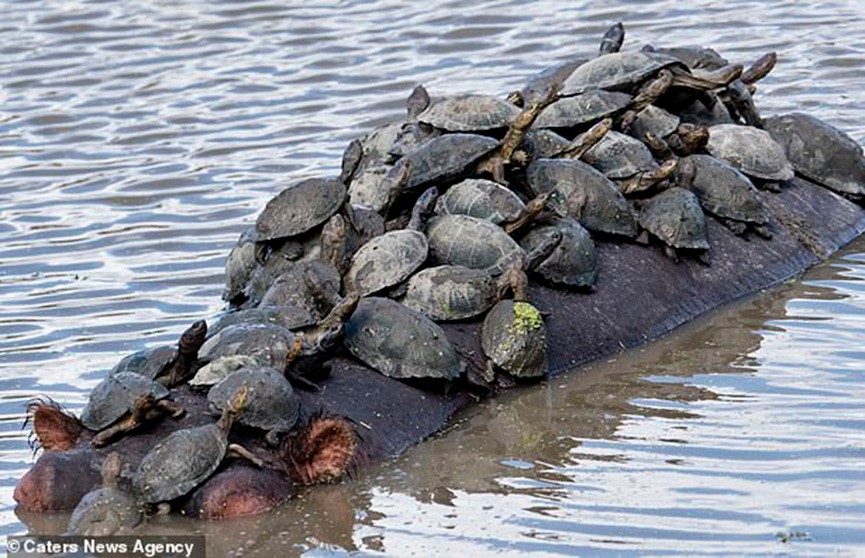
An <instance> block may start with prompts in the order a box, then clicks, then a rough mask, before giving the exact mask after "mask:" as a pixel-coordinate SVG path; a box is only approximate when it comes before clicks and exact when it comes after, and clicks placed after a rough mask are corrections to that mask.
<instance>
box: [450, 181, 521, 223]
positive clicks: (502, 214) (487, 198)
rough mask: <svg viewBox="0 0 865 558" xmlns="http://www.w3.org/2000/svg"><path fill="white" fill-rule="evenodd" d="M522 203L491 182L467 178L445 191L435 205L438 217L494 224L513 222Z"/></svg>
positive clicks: (514, 195) (506, 189)
mask: <svg viewBox="0 0 865 558" xmlns="http://www.w3.org/2000/svg"><path fill="white" fill-rule="evenodd" d="M525 207H526V204H524V203H523V201H522V200H521V199H520V198H519V197H518V196H517V195H516V194H515V193H514V192H513V191H512V190H510V189H508V188H506V187H504V186H502V185H501V184H497V183H495V182H493V181H491V180H486V179H482V178H481V179H478V178H469V179H466V180H463V181H462V182H460V183H459V184H455V185H453V186H451V187H450V188H448V191H447V192H445V193H444V194H443V195H442V196H441V197H440V198H439V200H438V203H437V204H436V214H438V215H471V216H472V217H477V218H479V219H485V220H487V221H490V222H491V223H495V224H496V225H501V224H502V223H506V222H509V221H514V220H516V219H517V218H518V217H519V216H520V214H521V213H522V211H523V210H525Z"/></svg>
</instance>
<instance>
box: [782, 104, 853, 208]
mask: <svg viewBox="0 0 865 558" xmlns="http://www.w3.org/2000/svg"><path fill="white" fill-rule="evenodd" d="M766 129H767V130H768V131H769V133H770V134H772V137H773V138H774V139H775V141H777V142H778V143H779V144H781V146H782V147H783V148H784V151H785V152H786V153H787V158H788V159H789V161H790V163H791V164H792V165H793V168H794V169H796V172H798V173H800V174H801V175H803V176H805V177H806V178H808V179H809V180H811V181H813V182H816V183H817V184H822V185H823V186H825V187H826V188H829V189H830V190H833V191H835V192H838V193H839V194H841V195H842V196H846V197H848V198H850V199H851V200H853V201H856V202H858V203H862V202H863V200H865V156H863V154H862V146H860V145H859V144H858V143H857V142H856V141H855V140H854V139H853V138H851V137H850V136H848V135H847V134H845V133H844V132H842V131H841V130H839V129H838V128H835V127H834V126H832V125H830V124H828V123H826V122H824V121H822V120H820V119H818V118H815V117H813V116H809V115H807V114H802V113H798V112H797V113H791V114H785V115H781V116H773V117H771V118H768V119H767V120H766Z"/></svg>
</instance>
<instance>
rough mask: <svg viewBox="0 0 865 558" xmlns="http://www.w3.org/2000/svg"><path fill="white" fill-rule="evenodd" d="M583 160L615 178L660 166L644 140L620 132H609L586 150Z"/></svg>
mask: <svg viewBox="0 0 865 558" xmlns="http://www.w3.org/2000/svg"><path fill="white" fill-rule="evenodd" d="M583 160H584V161H585V162H587V163H589V164H590V165H592V166H593V167H595V168H596V169H598V170H599V171H601V172H602V173H604V176H606V177H607V178H612V179H613V180H617V179H625V178H630V177H632V176H634V175H636V174H639V173H641V172H645V171H652V170H655V169H657V168H658V163H656V162H655V158H654V157H653V156H652V152H651V151H649V148H648V147H646V145H645V144H644V143H643V142H641V141H640V140H638V139H634V138H632V137H631V136H626V135H625V134H622V133H619V132H609V133H608V134H607V135H606V136H604V138H603V139H602V140H601V141H599V142H598V143H597V144H595V146H594V147H592V148H591V149H589V150H588V151H587V152H586V154H585V155H584V156H583Z"/></svg>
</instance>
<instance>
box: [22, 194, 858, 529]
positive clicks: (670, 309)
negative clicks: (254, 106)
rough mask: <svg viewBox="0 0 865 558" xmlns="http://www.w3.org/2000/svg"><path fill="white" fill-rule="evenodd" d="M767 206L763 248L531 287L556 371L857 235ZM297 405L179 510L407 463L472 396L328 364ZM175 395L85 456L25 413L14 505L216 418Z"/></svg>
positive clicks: (237, 502) (86, 486) (790, 209)
mask: <svg viewBox="0 0 865 558" xmlns="http://www.w3.org/2000/svg"><path fill="white" fill-rule="evenodd" d="M765 203H766V205H767V207H768V210H769V212H770V214H771V216H772V225H771V227H772V232H773V235H774V238H773V240H771V241H768V240H764V239H753V240H751V241H745V240H743V239H742V238H740V237H737V236H736V235H734V234H733V233H732V232H731V231H730V230H728V229H727V228H725V227H724V226H723V225H721V224H720V223H719V222H716V221H714V220H710V221H709V223H708V235H709V238H710V240H711V244H712V259H713V263H712V265H711V267H705V266H703V265H700V264H699V263H697V262H692V261H683V262H681V263H675V262H673V261H672V260H670V259H669V258H667V257H666V256H665V255H664V254H663V252H662V251H661V250H660V249H647V248H646V247H642V246H639V245H637V244H633V243H621V242H616V241H613V240H608V239H600V240H599V241H598V251H599V254H600V260H601V262H603V265H602V267H601V271H600V276H599V279H598V285H597V289H596V291H595V292H594V293H592V294H591V295H587V294H585V293H582V292H576V291H566V290H560V289H556V288H553V287H550V286H547V285H544V284H540V283H535V282H533V283H531V285H530V291H531V298H532V301H533V302H534V304H535V305H536V306H537V307H538V309H539V310H540V311H541V313H542V314H543V316H544V319H545V321H546V325H547V328H548V339H549V341H548V357H549V362H550V373H551V374H558V373H561V372H564V371H566V370H573V369H575V368H576V367H578V366H579V365H581V364H585V363H587V362H590V361H593V360H595V359H599V358H604V357H607V356H609V355H611V354H614V353H616V352H619V351H621V350H623V349H625V348H629V347H633V346H636V345H639V344H641V343H645V342H647V341H648V340H651V339H654V338H657V337H658V336H660V335H663V334H664V333H667V332H669V331H670V330H672V329H674V328H676V327H677V326H679V325H681V324H683V323H685V322H687V321H689V320H691V319H693V318H694V317H696V316H698V315H700V314H702V313H704V312H707V311H709V310H711V309H713V308H716V307H718V306H719V305H722V304H724V303H727V302H730V301H733V300H735V299H738V298H741V297H743V296H745V295H748V294H751V293H754V292H757V291H759V290H761V289H765V288H767V287H770V286H772V285H773V284H776V283H779V282H781V281H783V280H785V279H788V278H789V277H791V276H794V275H796V274H798V273H800V272H802V271H803V270H804V269H805V268H807V267H808V266H810V265H813V264H815V263H817V262H819V261H821V260H822V259H824V258H825V257H827V256H828V255H829V254H831V253H832V252H834V251H835V250H837V249H838V248H840V247H841V246H843V245H844V244H846V243H847V242H849V241H850V240H852V239H853V238H855V237H856V236H857V235H859V234H860V233H861V232H862V231H863V230H865V210H863V209H862V208H861V207H860V206H858V205H856V204H854V203H852V202H850V201H848V200H846V199H844V198H842V197H840V196H838V195H836V194H834V193H833V192H831V191H829V190H827V189H826V188H823V187H820V186H817V185H815V184H813V183H811V182H808V181H806V180H804V179H800V178H795V179H793V180H792V181H790V182H787V183H785V187H784V188H783V190H782V191H781V192H779V193H777V194H772V195H769V196H766V197H765ZM827 215H831V216H832V218H831V219H827V218H826V216H827ZM480 327H481V320H475V321H472V322H457V323H451V324H443V329H444V331H445V333H446V334H447V336H448V338H449V339H450V340H451V341H452V343H453V345H454V347H455V348H456V350H457V352H458V353H459V354H460V355H461V356H462V358H463V359H464V360H465V362H466V364H467V366H468V367H469V368H470V369H474V370H475V371H479V370H480V369H481V368H482V367H483V366H485V362H484V359H483V352H482V349H481V347H480V342H479V338H480V335H479V331H480ZM299 396H300V398H301V404H302V409H303V410H304V414H305V415H306V417H307V418H306V419H305V422H303V426H301V427H300V429H299V430H298V431H297V432H296V433H295V435H294V437H293V440H294V444H295V446H294V450H293V451H294V453H293V454H292V453H291V452H289V453H288V454H287V453H286V450H285V449H284V448H279V447H278V448H272V447H267V446H266V445H264V444H262V443H261V442H260V441H258V440H257V439H255V438H254V437H253V436H250V435H249V434H248V433H247V432H245V431H243V430H239V431H237V432H236V433H234V434H233V437H234V438H236V439H237V441H238V442H242V443H244V444H245V445H247V446H248V447H251V448H253V449H254V450H255V451H256V452H258V453H259V455H261V456H262V457H263V461H264V462H265V463H266V464H268V466H264V467H261V468H258V467H255V466H254V465H251V464H249V463H247V462H244V461H241V460H234V461H230V462H229V463H228V464H227V465H224V466H223V467H222V468H221V469H220V470H218V472H217V473H216V474H215V475H213V476H212V477H211V478H210V479H209V480H207V481H206V482H205V483H204V484H202V485H201V486H199V487H198V488H197V489H196V490H194V491H193V492H192V493H191V494H190V495H188V496H187V497H185V498H184V499H183V500H182V501H181V502H179V504H178V505H179V508H180V510H181V511H182V512H183V513H185V514H187V515H189V516H192V517H199V518H203V519H222V518H228V517H237V516H244V515H253V514H258V513H263V512H265V511H267V510H270V509H272V508H274V507H275V506H277V505H279V504H280V503H282V502H284V501H286V500H289V499H290V498H291V497H292V496H293V495H294V494H295V493H296V492H297V490H298V487H299V486H301V485H306V484H312V483H315V482H318V481H320V480H332V479H334V478H338V477H340V476H341V475H342V474H344V473H346V472H348V471H350V469H351V468H354V467H363V466H365V465H366V464H368V463H370V462H373V461H376V460H382V459H385V458H387V457H390V456H394V455H397V454H399V453H401V452H402V451H404V450H405V449H406V448H408V447H409V446H411V445H413V444H416V443H418V442H420V441H421V440H423V439H424V438H426V437H428V436H430V435H432V434H433V433H435V432H436V431H438V430H440V429H441V428H443V427H444V426H445V425H446V424H447V423H448V421H449V419H450V418H451V417H452V416H453V415H454V413H456V412H457V411H459V410H461V409H463V408H465V407H467V406H468V405H469V404H471V403H472V402H474V401H476V400H477V398H476V397H473V396H472V395H471V394H470V393H469V392H468V391H467V390H464V389H451V390H441V389H440V388H437V389H431V388H430V386H429V385H425V384H423V383H418V382H410V381H401V380H396V379H391V378H388V377H385V376H383V375H381V374H379V373H377V372H375V371H373V370H371V369H369V368H366V367H365V366H363V365H362V364H360V363H358V362H356V361H353V360H350V359H349V358H347V357H342V356H340V357H337V358H335V359H334V360H333V361H332V362H331V372H330V374H329V376H327V377H326V378H324V379H323V380H322V381H321V382H320V384H319V389H318V390H317V391H307V392H299ZM173 397H174V399H175V400H176V401H177V403H179V404H180V405H182V406H183V407H184V408H185V409H186V414H185V415H184V416H183V417H181V418H179V419H177V420H162V421H159V422H156V423H152V424H147V425H145V426H143V427H141V428H140V429H139V431H138V432H137V434H136V435H134V436H127V437H125V438H123V439H121V440H118V441H117V442H115V443H113V444H110V445H109V446H107V447H105V448H95V447H93V446H92V444H91V443H90V440H91V439H92V436H93V434H92V433H90V432H88V431H87V430H86V429H83V428H82V427H81V426H80V424H78V422H77V419H75V418H73V417H71V415H69V414H68V413H66V412H64V411H63V410H62V409H61V408H59V407H58V406H56V405H54V404H52V403H50V402H42V403H38V404H36V405H35V406H33V407H31V419H32V426H33V429H34V433H35V436H36V438H37V439H38V441H39V443H40V444H41V446H42V449H43V451H42V454H41V455H40V457H39V459H38V460H37V461H36V463H35V464H34V466H33V468H32V469H31V470H30V471H29V472H28V473H27V474H26V475H25V476H24V477H23V478H22V479H21V481H20V483H19V485H18V486H17V488H16V489H15V494H14V497H15V500H16V501H17V502H18V505H19V507H20V508H21V509H22V510H27V511H36V512H51V511H61V510H71V509H72V508H73V507H74V506H75V505H76V504H77V503H78V501H79V500H80V499H81V497H82V496H83V495H84V494H85V493H87V492H88V491H90V490H92V489H93V488H95V487H97V486H98V485H99V484H100V475H99V470H100V465H101V462H102V460H103V458H104V457H105V456H106V455H107V453H108V452H120V453H121V454H122V455H123V456H124V459H125V460H126V461H127V462H128V463H129V465H130V466H131V467H135V466H136V465H137V463H138V462H139V461H140V460H141V459H142V457H143V456H144V454H145V453H146V452H147V451H148V450H149V449H150V448H151V447H152V446H153V445H154V444H155V443H156V442H157V441H159V440H162V439H164V438H165V437H166V436H167V435H169V434H170V433H171V432H173V431H175V430H177V429H180V428H187V427H190V426H195V425H199V424H204V423H206V422H207V421H213V420H214V418H213V417H212V415H210V414H209V413H208V412H207V406H206V399H205V398H204V396H203V395H200V394H198V393H196V392H193V391H192V390H190V389H189V388H188V387H185V386H181V387H179V388H176V389H175V392H174V396H173ZM321 421H331V422H330V423H324V422H321ZM298 456H302V457H300V458H298ZM346 457H348V459H347V458H346ZM123 480H124V479H121V482H123ZM126 480H127V481H128V479H126Z"/></svg>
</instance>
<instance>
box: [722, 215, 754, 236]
mask: <svg viewBox="0 0 865 558" xmlns="http://www.w3.org/2000/svg"><path fill="white" fill-rule="evenodd" d="M721 222H722V223H723V224H724V226H725V227H727V228H728V229H730V230H731V231H733V234H735V235H736V236H745V231H746V230H748V226H747V225H745V223H743V222H741V221H734V220H732V219H721Z"/></svg>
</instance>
